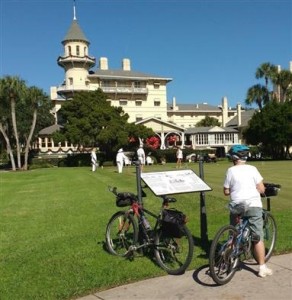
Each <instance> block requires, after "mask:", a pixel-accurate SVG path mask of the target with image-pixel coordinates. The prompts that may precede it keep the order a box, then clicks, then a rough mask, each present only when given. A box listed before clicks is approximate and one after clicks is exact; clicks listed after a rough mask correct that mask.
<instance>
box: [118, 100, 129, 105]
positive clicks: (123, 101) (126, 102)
mask: <svg viewBox="0 0 292 300" xmlns="http://www.w3.org/2000/svg"><path fill="white" fill-rule="evenodd" d="M119 103H120V106H126V105H127V104H128V101H127V100H120V102H119Z"/></svg>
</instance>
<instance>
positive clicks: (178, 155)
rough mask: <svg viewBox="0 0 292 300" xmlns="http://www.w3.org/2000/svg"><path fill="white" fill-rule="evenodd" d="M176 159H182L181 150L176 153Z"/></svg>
mask: <svg viewBox="0 0 292 300" xmlns="http://www.w3.org/2000/svg"><path fill="white" fill-rule="evenodd" d="M176 157H177V158H180V159H182V158H183V152H182V150H181V149H178V150H177V152H176Z"/></svg>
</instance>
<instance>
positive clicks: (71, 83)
mask: <svg viewBox="0 0 292 300" xmlns="http://www.w3.org/2000/svg"><path fill="white" fill-rule="evenodd" d="M69 85H73V78H72V77H69Z"/></svg>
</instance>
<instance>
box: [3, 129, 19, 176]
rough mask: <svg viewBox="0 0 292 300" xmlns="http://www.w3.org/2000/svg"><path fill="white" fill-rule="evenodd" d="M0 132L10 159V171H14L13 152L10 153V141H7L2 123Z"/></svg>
mask: <svg viewBox="0 0 292 300" xmlns="http://www.w3.org/2000/svg"><path fill="white" fill-rule="evenodd" d="M0 132H1V133H2V135H3V137H4V139H5V142H6V150H7V154H8V155H9V157H10V161H11V167H12V170H13V171H16V166H15V160H14V156H13V152H12V149H11V145H10V141H9V138H8V136H7V134H6V132H5V129H4V127H3V124H2V123H0Z"/></svg>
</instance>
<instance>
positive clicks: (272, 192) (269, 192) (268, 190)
mask: <svg viewBox="0 0 292 300" xmlns="http://www.w3.org/2000/svg"><path fill="white" fill-rule="evenodd" d="M264 185H265V193H264V194H261V196H262V197H272V196H277V195H278V191H279V190H280V188H281V185H280V184H273V183H264Z"/></svg>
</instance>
